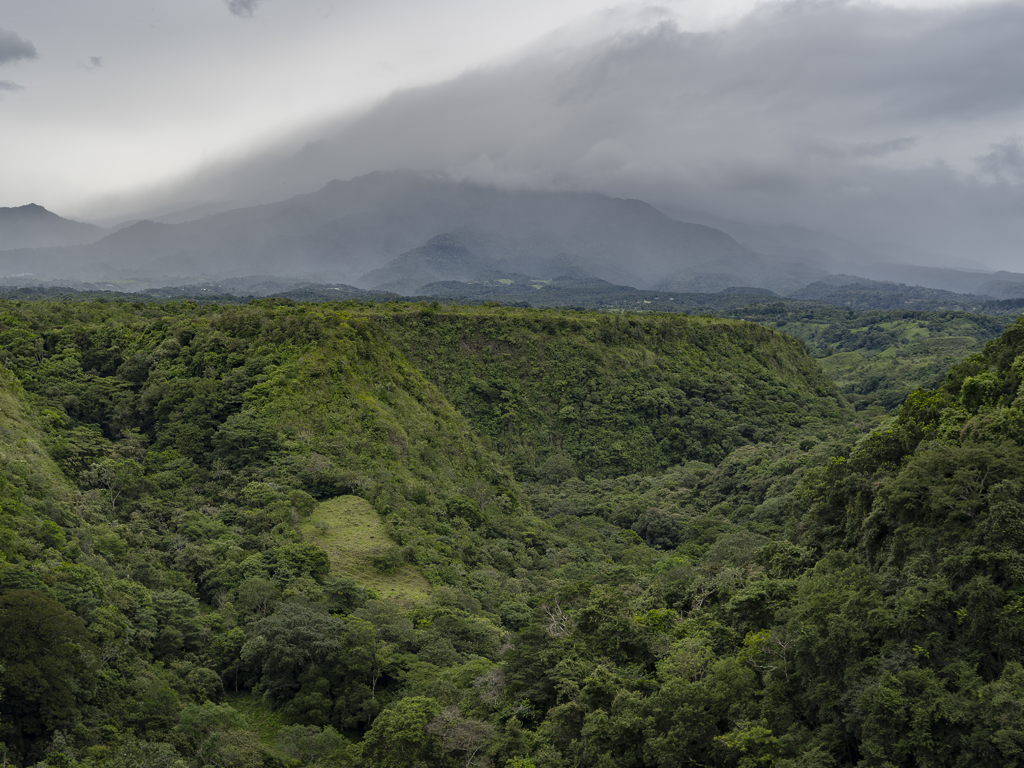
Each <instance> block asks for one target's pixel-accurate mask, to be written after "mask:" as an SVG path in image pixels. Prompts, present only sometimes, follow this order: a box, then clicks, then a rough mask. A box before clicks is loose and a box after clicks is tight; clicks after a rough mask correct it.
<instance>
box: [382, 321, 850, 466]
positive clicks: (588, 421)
mask: <svg viewBox="0 0 1024 768" xmlns="http://www.w3.org/2000/svg"><path fill="white" fill-rule="evenodd" d="M367 317H368V318H370V319H373V320H375V321H376V322H378V323H380V324H382V325H383V327H384V328H385V329H387V332H388V335H389V337H390V338H391V339H392V342H393V343H394V344H395V345H396V347H397V348H399V349H401V350H402V352H403V353H404V355H405V356H406V358H407V359H409V360H410V361H411V362H412V363H413V364H414V365H416V366H418V367H420V368H421V369H422V370H423V371H424V372H425V373H426V374H427V376H428V377H429V378H430V379H431V380H432V381H433V382H435V383H436V384H437V386H438V387H439V388H440V389H441V391H442V392H444V394H445V395H446V397H447V398H448V399H449V400H450V401H451V402H452V403H453V404H454V405H455V407H457V408H458V409H459V410H460V411H461V412H462V413H463V414H465V415H466V416H467V417H468V418H469V419H470V421H471V423H472V424H473V426H474V428H475V429H476V430H477V431H478V432H480V433H482V434H485V435H487V436H489V437H490V439H491V440H492V441H493V443H494V445H495V446H496V447H497V448H498V450H499V451H500V452H502V453H503V454H505V456H506V457H508V459H509V460H510V461H511V462H512V464H513V466H514V467H515V468H516V471H517V472H518V473H519V475H520V477H524V478H534V477H538V476H541V475H543V474H544V473H546V472H548V471H549V470H551V471H554V470H553V468H554V467H555V466H556V465H558V466H563V469H565V471H567V472H568V474H569V475H574V474H579V475H580V476H583V475H585V474H593V475H598V476H608V475H611V476H614V475H619V474H626V473H630V472H649V471H654V470H658V469H661V468H663V467H665V466H668V465H671V464H676V463H680V462H684V461H687V460H701V461H710V462H717V461H719V460H720V459H722V458H723V457H724V456H725V455H726V454H727V453H728V452H729V451H730V450H732V449H733V448H735V447H737V446H740V445H744V444H747V443H749V442H762V441H766V440H775V439H779V438H780V437H782V436H785V435H787V434H792V433H793V432H794V431H796V430H798V429H803V430H807V429H811V425H812V424H817V425H818V426H819V427H822V428H824V427H828V426H829V425H831V426H835V425H837V424H839V423H841V422H842V421H844V420H845V419H847V418H849V417H850V416H851V415H852V412H851V411H850V409H849V406H848V405H847V404H846V403H845V402H843V401H842V399H841V398H840V397H839V396H838V394H837V393H836V391H835V389H834V388H833V386H832V384H831V383H830V382H829V381H828V380H827V379H826V378H825V376H824V375H823V374H822V373H821V371H820V370H819V369H818V367H817V366H816V365H815V363H814V361H813V360H812V359H811V358H810V356H809V355H808V354H807V351H806V348H804V347H803V346H802V344H800V343H799V342H797V341H795V340H793V339H791V338H789V337H787V336H784V335H782V334H780V333H777V332H775V331H773V330H770V329H767V328H764V327H762V326H758V325H754V324H753V323H745V322H741V321H735V320H721V319H716V318H709V317H687V316H684V315H671V316H668V315H661V316H644V315H619V316H615V315H608V314H601V313H576V312H552V311H544V312H538V311H537V310H514V309H508V308H487V307H481V308H462V309H459V308H449V309H445V310H433V309H431V308H429V307H428V308H427V309H423V310H412V311H408V310H406V311H399V310H397V309H396V310H393V311H379V312H373V313H371V314H369V315H367ZM566 468H567V469H566ZM559 471H562V470H559Z"/></svg>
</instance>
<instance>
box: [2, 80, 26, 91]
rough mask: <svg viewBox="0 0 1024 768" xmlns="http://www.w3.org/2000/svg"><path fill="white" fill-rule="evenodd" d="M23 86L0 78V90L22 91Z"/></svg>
mask: <svg viewBox="0 0 1024 768" xmlns="http://www.w3.org/2000/svg"><path fill="white" fill-rule="evenodd" d="M24 90H25V88H24V86H21V85H18V84H17V83H14V82H11V81H10V80H0V91H24Z"/></svg>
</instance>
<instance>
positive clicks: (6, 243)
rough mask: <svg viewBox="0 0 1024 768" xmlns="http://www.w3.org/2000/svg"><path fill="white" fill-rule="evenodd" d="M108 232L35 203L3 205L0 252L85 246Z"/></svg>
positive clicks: (0, 217)
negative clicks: (14, 206) (61, 215)
mask: <svg viewBox="0 0 1024 768" xmlns="http://www.w3.org/2000/svg"><path fill="white" fill-rule="evenodd" d="M105 232H106V230H104V229H103V228H102V227H97V226H96V225H95V224H85V223H83V222H81V221H72V220H71V219H65V218H62V217H60V216H58V215H57V214H55V213H52V212H50V211H48V210H46V209H45V208H43V206H41V205H36V204H35V203H29V204H28V205H22V206H19V207H17V208H0V251H6V250H13V249H15V248H48V247H55V246H65V245H83V244H86V243H93V242H95V241H96V240H99V239H100V238H101V237H103V235H104V234H105Z"/></svg>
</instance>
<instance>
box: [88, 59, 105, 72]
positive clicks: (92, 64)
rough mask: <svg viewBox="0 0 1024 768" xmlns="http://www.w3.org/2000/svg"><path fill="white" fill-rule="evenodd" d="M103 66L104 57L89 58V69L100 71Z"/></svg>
mask: <svg viewBox="0 0 1024 768" xmlns="http://www.w3.org/2000/svg"><path fill="white" fill-rule="evenodd" d="M102 66H103V57H102V56H90V57H89V68H90V69H98V68H99V67H102Z"/></svg>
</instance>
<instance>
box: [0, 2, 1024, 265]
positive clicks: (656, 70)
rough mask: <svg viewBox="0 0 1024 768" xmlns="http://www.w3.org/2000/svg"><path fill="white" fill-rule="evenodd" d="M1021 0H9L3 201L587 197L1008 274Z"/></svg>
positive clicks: (97, 207) (78, 209)
mask: <svg viewBox="0 0 1024 768" xmlns="http://www.w3.org/2000/svg"><path fill="white" fill-rule="evenodd" d="M1021 41H1024V2H966V1H961V2H950V1H948V0H930V1H929V0H905V1H903V2H898V3H870V2H843V1H842V0H793V1H787V2H755V1H754V0H742V1H741V0H727V1H724V2H723V0H718V2H705V1H704V0H693V1H692V2H687V1H686V0H679V1H678V2H675V1H673V0H669V1H667V2H661V3H656V4H643V3H635V4H628V3H627V4H616V3H601V2H592V1H590V0H543V1H541V0H516V1H515V2H506V1H505V0H432V1H431V2H430V3H423V2H422V1H420V2H410V1H409V0H376V1H375V2H373V3H370V2H366V1H365V0H358V1H356V0H173V2H172V0H160V1H159V2H158V1H157V0H90V2H87V3H86V2H81V0H32V2H31V3H28V2H24V0H0V206H14V205H23V204H25V203H28V202H35V203H38V204H41V205H44V206H46V207H47V208H49V209H50V210H53V211H55V212H57V213H60V214H61V215H64V216H68V217H72V218H79V219H83V220H90V221H101V222H102V221H112V220H114V219H116V218H118V217H122V218H128V217H129V216H139V215H155V214H157V213H161V212H168V211H171V210H176V209H180V208H187V207H189V206H192V205H198V204H203V203H218V202H224V201H228V202H229V203H232V204H244V203H252V202H259V201H265V200H272V199H284V198H286V197H288V196H290V195H293V194H298V193H303V192H310V191H313V190H314V189H317V188H318V187H320V186H322V185H323V184H324V183H326V182H327V181H329V180H330V179H332V178H350V177H352V176H355V175H358V174H362V173H368V172H370V171H373V170H384V169H391V168H417V169H422V170H437V171H442V172H446V173H448V174H450V175H453V176H456V177H459V178H469V179H474V180H478V181H484V182H488V183H496V184H500V185H505V186H522V187H542V188H558V189H582V190H594V191H600V192H604V193H607V194H612V195H617V196H624V197H640V198H643V199H646V200H650V201H652V202H654V203H655V204H658V205H659V206H661V207H662V208H663V209H665V210H668V209H672V210H679V211H685V210H692V211H702V212H706V213H710V214H714V215H718V216H722V217H725V218H733V219H738V220H743V221H749V222H754V223H765V224H773V225H774V224H794V225H800V226H807V227H812V228H817V229H824V230H827V231H830V232H834V233H836V234H839V235H842V236H845V237H850V238H853V239H857V240H859V241H860V242H881V241H884V242H896V243H900V244H902V245H905V246H907V247H911V248H917V249H921V250H923V251H927V252H929V253H935V254H940V255H942V254H944V255H948V256H949V257H951V258H953V259H957V258H959V259H962V260H965V261H968V260H969V261H971V262H972V263H980V264H984V265H987V266H989V267H990V268H992V269H998V268H1007V269H1014V270H1016V271H1024V246H1022V245H1021V244H1024V144H1022V136H1024V77H1022V76H1021V75H1022V73H1024V45H1021Z"/></svg>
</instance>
